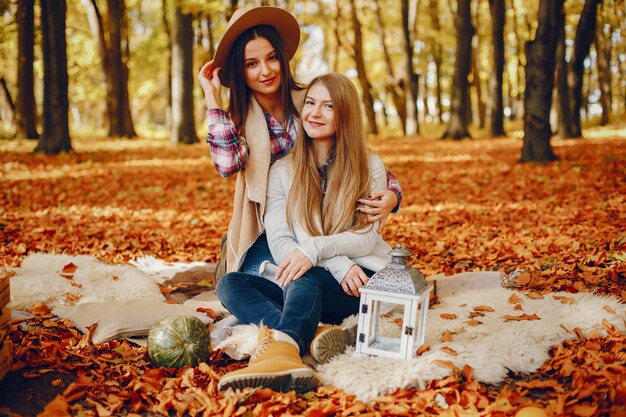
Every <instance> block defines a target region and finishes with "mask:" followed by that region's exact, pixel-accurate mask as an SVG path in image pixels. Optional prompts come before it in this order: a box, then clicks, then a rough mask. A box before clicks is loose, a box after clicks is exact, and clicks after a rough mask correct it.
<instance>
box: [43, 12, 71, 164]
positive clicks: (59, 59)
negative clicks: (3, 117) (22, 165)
mask: <svg viewBox="0 0 626 417" xmlns="http://www.w3.org/2000/svg"><path fill="white" fill-rule="evenodd" d="M66 11H67V5H66V3H65V0H41V35H42V36H41V38H42V39H41V43H42V53H43V115H42V125H43V132H42V134H41V138H40V139H39V143H38V144H37V147H36V148H35V152H43V153H47V154H58V153H60V152H64V151H70V150H71V149H72V144H71V139H70V130H69V122H68V110H69V105H68V104H69V103H68V98H67V78H68V77H67V43H66V39H65V17H66Z"/></svg>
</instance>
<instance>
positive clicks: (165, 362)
mask: <svg viewBox="0 0 626 417" xmlns="http://www.w3.org/2000/svg"><path fill="white" fill-rule="evenodd" d="M148 354H149V355H150V359H151V360H152V363H153V364H154V365H156V366H159V367H162V368H181V367H183V366H185V365H187V366H192V367H195V366H197V365H198V364H199V363H200V362H207V361H208V360H209V357H210V356H211V336H210V334H209V331H208V330H207V328H206V325H205V324H204V323H203V322H202V320H200V319H199V318H197V317H194V316H170V317H165V318H163V319H161V320H159V321H158V322H156V323H155V324H154V326H152V328H151V329H150V332H149V333H148Z"/></svg>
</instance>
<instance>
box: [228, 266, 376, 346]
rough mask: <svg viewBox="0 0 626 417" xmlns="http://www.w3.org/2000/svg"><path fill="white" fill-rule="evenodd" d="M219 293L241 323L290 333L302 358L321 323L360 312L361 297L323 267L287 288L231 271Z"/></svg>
mask: <svg viewBox="0 0 626 417" xmlns="http://www.w3.org/2000/svg"><path fill="white" fill-rule="evenodd" d="M366 273H367V274H368V275H371V274H372V273H371V272H370V271H366ZM216 292H217V295H218V297H219V299H220V301H221V302H222V304H223V305H224V307H226V309H228V311H230V312H231V313H232V314H233V315H234V316H235V317H237V319H239V321H240V322H241V323H243V324H258V325H260V324H263V325H265V326H268V327H270V328H272V329H276V330H280V331H281V332H284V333H286V334H288V335H289V336H291V337H292V338H293V339H294V340H295V341H296V342H297V343H298V346H299V347H300V354H301V355H304V354H305V353H306V352H307V351H308V350H309V344H310V343H311V340H312V339H313V335H314V334H315V330H316V329H317V325H318V324H319V322H320V321H321V322H323V323H329V324H339V323H341V321H342V320H343V319H345V318H346V317H348V316H350V315H352V314H356V313H357V312H358V310H359V298H357V297H354V296H351V295H347V294H346V293H345V292H343V289H342V288H341V285H339V283H338V282H337V280H336V279H335V278H334V277H333V276H332V274H331V273H330V272H328V271H327V270H325V269H323V268H320V267H313V268H311V269H310V270H309V271H308V272H307V273H305V274H304V275H303V276H302V277H300V278H299V279H297V280H296V281H292V282H290V283H289V284H287V285H286V286H285V287H283V288H281V287H279V286H278V284H276V282H274V281H271V280H269V279H265V278H263V277H260V276H258V275H252V274H246V273H242V272H231V273H229V274H226V275H224V276H223V277H222V279H220V281H219V282H218V283H217V287H216Z"/></svg>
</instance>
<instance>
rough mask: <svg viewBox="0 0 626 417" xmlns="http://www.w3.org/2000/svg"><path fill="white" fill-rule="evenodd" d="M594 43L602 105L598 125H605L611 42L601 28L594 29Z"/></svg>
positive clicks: (608, 100)
mask: <svg viewBox="0 0 626 417" xmlns="http://www.w3.org/2000/svg"><path fill="white" fill-rule="evenodd" d="M609 33H610V30H609ZM594 44H595V47H596V54H597V57H598V84H599V85H600V105H601V106H602V117H601V119H600V125H602V126H605V125H607V124H608V123H609V121H610V118H611V69H610V65H609V63H610V62H611V42H610V40H609V39H607V38H606V36H604V32H603V30H602V29H601V28H599V29H598V30H596V34H595V37H594Z"/></svg>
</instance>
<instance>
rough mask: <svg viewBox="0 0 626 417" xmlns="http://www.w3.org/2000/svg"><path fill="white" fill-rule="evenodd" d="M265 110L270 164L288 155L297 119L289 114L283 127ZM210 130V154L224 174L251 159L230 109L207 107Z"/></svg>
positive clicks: (228, 173) (227, 175) (208, 138)
mask: <svg viewBox="0 0 626 417" xmlns="http://www.w3.org/2000/svg"><path fill="white" fill-rule="evenodd" d="M263 113H264V114H265V121H266V122H267V127H268V129H269V133H270V142H271V146H272V153H271V157H270V165H271V164H273V163H274V162H275V161H277V160H278V159H280V158H282V157H283V156H285V155H287V152H289V150H290V149H291V147H292V146H293V143H294V141H295V140H296V136H297V131H296V123H295V121H294V117H293V116H289V121H288V123H287V129H286V131H285V129H284V128H283V125H281V124H280V123H279V122H278V120H276V119H275V118H274V116H272V115H271V114H269V113H267V112H263ZM207 119H208V125H209V134H208V135H207V138H206V141H207V142H208V143H209V144H210V145H211V158H213V163H214V164H215V168H216V169H217V172H218V173H219V174H220V175H221V176H222V177H230V176H231V175H234V174H236V173H238V172H239V171H242V170H243V169H244V168H245V167H246V163H247V162H248V145H247V144H246V143H245V142H243V141H240V140H239V136H240V134H239V132H238V131H237V129H236V128H235V124H234V123H233V121H232V120H231V119H230V116H229V115H228V113H226V112H225V111H224V110H222V109H209V110H208V111H207Z"/></svg>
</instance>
